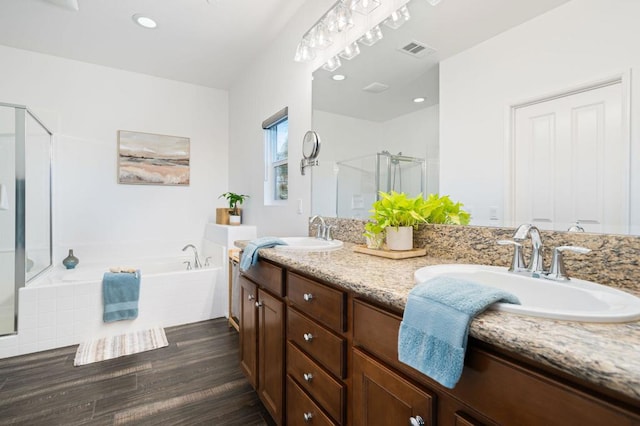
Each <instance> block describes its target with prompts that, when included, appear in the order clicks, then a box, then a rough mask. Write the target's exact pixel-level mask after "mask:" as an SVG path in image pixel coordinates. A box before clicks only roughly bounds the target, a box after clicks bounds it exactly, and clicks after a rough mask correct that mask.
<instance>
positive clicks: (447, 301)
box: [398, 276, 520, 389]
mask: <svg viewBox="0 0 640 426" xmlns="http://www.w3.org/2000/svg"><path fill="white" fill-rule="evenodd" d="M499 301H500V302H508V303H515V304H520V301H519V300H518V298H517V297H516V296H514V295H512V294H510V293H508V292H506V291H504V290H500V289H497V288H493V287H487V286H484V285H480V284H476V283H473V282H470V281H466V280H463V279H460V278H454V277H448V276H439V277H436V278H433V279H431V280H429V281H426V282H424V283H420V284H418V285H417V286H415V287H414V288H413V289H412V290H411V292H410V293H409V298H408V300H407V305H406V307H405V310H404V316H403V318H402V322H401V324H400V334H399V337H398V359H399V360H400V361H401V362H403V363H405V364H408V365H410V366H411V367H413V368H415V369H416V370H419V371H421V372H423V373H424V374H426V375H427V376H429V377H431V378H432V379H434V380H436V381H437V382H439V383H441V384H442V385H444V386H446V387H448V388H450V389H453V387H454V386H455V385H456V383H458V380H459V379H460V376H461V375H462V368H463V366H464V354H465V351H466V349H467V338H468V335H469V324H470V323H471V321H472V320H473V317H474V316H475V315H477V314H479V313H480V312H482V311H484V310H485V309H486V308H488V307H489V305H491V304H493V303H495V302H499Z"/></svg>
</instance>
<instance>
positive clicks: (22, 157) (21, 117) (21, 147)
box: [0, 102, 53, 336]
mask: <svg viewBox="0 0 640 426" xmlns="http://www.w3.org/2000/svg"><path fill="white" fill-rule="evenodd" d="M0 107H8V108H13V109H14V113H15V116H14V118H15V128H14V131H15V158H14V161H15V172H14V174H15V191H16V193H15V204H16V205H15V211H16V216H15V231H16V232H15V254H14V267H15V271H14V286H15V288H14V297H13V302H14V323H13V333H7V334H3V335H4V336H8V335H12V334H16V333H17V332H18V306H19V300H18V299H19V298H18V295H19V292H20V289H21V288H22V287H24V286H25V285H26V283H27V269H26V263H27V254H26V225H27V223H26V214H27V211H26V189H27V182H26V171H27V158H26V144H27V114H29V116H31V118H33V119H34V120H35V121H36V123H38V124H39V125H40V127H42V129H43V130H44V131H45V132H46V133H47V134H48V135H49V144H48V149H49V156H48V157H49V161H48V165H49V171H48V175H49V176H48V178H49V179H48V180H49V188H48V190H49V206H48V207H49V265H48V266H47V267H45V268H43V269H42V270H41V271H40V272H38V273H37V274H35V275H34V276H32V277H31V278H30V279H29V281H31V280H33V279H35V278H36V277H38V276H40V275H41V274H43V273H45V272H46V271H48V270H49V269H51V267H52V266H53V213H52V210H53V161H52V160H53V146H52V145H53V141H52V138H53V132H51V130H49V128H48V127H47V126H46V125H45V124H44V123H43V122H42V121H41V120H40V119H39V118H38V117H37V116H36V115H35V114H34V113H33V112H31V111H30V110H29V108H27V107H26V106H25V105H17V104H10V103H5V102H0Z"/></svg>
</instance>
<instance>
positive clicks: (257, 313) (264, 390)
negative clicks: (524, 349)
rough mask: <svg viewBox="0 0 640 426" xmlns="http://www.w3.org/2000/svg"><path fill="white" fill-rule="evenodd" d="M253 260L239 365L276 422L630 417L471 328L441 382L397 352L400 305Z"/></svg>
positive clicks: (624, 401) (470, 423) (633, 412)
mask: <svg viewBox="0 0 640 426" xmlns="http://www.w3.org/2000/svg"><path fill="white" fill-rule="evenodd" d="M256 266H257V267H252V268H251V269H250V271H249V272H250V274H244V275H243V276H241V279H240V284H241V295H242V308H241V323H240V333H241V334H240V346H241V348H240V352H241V366H242V370H243V371H244V372H245V374H246V375H247V377H248V378H249V380H250V382H251V383H252V384H253V385H254V387H256V389H257V390H258V394H259V396H260V398H261V399H262V401H263V402H264V404H265V406H266V407H267V409H268V410H269V412H270V413H271V414H272V416H273V418H274V420H275V421H276V423H278V424H287V425H303V424H304V425H314V424H315V425H355V426H365V425H366V426H371V425H384V426H394V425H399V426H400V425H402V426H406V425H407V424H409V425H418V426H419V425H422V424H424V425H435V426H482V425H487V426H491V425H518V426H527V425H536V426H537V425H594V426H595V425H597V426H601V425H607V426H609V425H612V426H613V425H615V426H632V425H636V426H639V425H640V408H639V407H638V404H637V401H633V400H630V399H629V398H626V397H622V398H619V397H617V396H616V395H615V394H614V393H612V392H611V391H607V390H603V389H599V388H598V387H597V386H596V385H594V384H592V383H587V382H585V381H581V380H580V379H577V378H575V377H573V376H571V375H569V374H568V373H565V372H562V371H560V370H558V369H552V368H550V367H548V366H545V365H542V364H539V363H536V362H535V361H532V360H530V359H528V358H523V357H521V356H519V355H518V354H517V353H513V352H510V351H506V350H503V349H500V348H497V347H495V346H493V345H490V344H487V343H484V342H481V341H479V340H475V339H473V338H470V339H469V344H468V347H467V353H466V357H465V367H464V371H463V374H462V377H461V379H460V381H459V382H458V384H457V385H456V386H455V388H454V389H448V388H445V387H443V386H441V385H440V384H439V383H437V382H435V381H433V380H431V379H430V378H429V377H427V376H426V375H424V374H422V373H420V372H419V371H417V370H414V369H413V368H411V367H409V366H408V365H406V364H403V363H401V362H400V361H398V352H397V347H398V343H397V342H398V331H399V327H400V322H401V320H402V312H401V311H398V310H397V309H393V308H391V307H388V306H386V305H383V304H380V303H378V302H374V301H371V300H369V299H366V298H364V296H363V295H360V294H355V293H353V292H349V291H346V290H342V289H341V288H340V287H339V286H338V285H332V284H330V283H324V282H319V281H318V280H315V279H313V278H310V277H308V276H304V275H302V274H299V273H297V272H294V271H292V270H288V269H287V268H286V267H282V268H281V267H279V266H277V265H275V264H272V263H269V262H263V261H261V262H259V263H258V265H256ZM285 284H286V285H285ZM256 303H257V305H256ZM257 306H260V307H257ZM285 360H286V362H285Z"/></svg>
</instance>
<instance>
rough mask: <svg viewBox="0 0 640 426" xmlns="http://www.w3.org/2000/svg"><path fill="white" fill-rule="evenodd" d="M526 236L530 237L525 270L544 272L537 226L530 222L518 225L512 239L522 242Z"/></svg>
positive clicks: (532, 272) (536, 272) (535, 272)
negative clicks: (529, 250) (527, 261)
mask: <svg viewBox="0 0 640 426" xmlns="http://www.w3.org/2000/svg"><path fill="white" fill-rule="evenodd" d="M527 238H530V239H531V257H530V258H529V264H528V265H527V269H526V270H527V271H528V272H531V274H532V275H541V274H543V273H544V261H543V258H542V238H541V237H540V231H539V230H538V228H536V227H535V226H533V225H531V224H524V225H520V226H519V227H518V229H516V232H515V233H514V234H513V240H514V241H515V242H517V243H520V244H522V242H523V241H525V240H526V239H527Z"/></svg>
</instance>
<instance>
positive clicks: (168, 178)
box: [118, 130, 190, 185]
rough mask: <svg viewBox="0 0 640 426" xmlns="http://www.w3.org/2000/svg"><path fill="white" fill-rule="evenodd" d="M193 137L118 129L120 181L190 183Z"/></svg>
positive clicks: (143, 183) (169, 183) (127, 182)
mask: <svg viewBox="0 0 640 426" xmlns="http://www.w3.org/2000/svg"><path fill="white" fill-rule="evenodd" d="M189 160H190V140H189V138H184V137H179V136H166V135H155V134H152V133H141V132H130V131H127V130H119V131H118V183H123V184H141V185H189Z"/></svg>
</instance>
